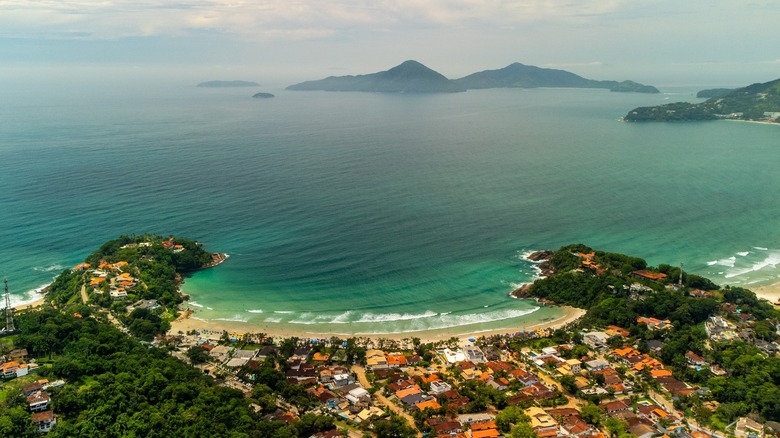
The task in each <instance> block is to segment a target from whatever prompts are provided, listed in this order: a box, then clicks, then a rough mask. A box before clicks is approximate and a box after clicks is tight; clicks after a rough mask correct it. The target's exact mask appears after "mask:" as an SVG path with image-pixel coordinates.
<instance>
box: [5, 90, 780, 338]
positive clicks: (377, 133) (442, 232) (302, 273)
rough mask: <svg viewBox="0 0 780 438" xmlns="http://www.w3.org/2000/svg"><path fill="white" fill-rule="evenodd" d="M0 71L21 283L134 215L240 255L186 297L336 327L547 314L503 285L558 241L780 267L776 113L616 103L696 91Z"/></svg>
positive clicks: (16, 272)
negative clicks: (763, 118) (226, 81)
mask: <svg viewBox="0 0 780 438" xmlns="http://www.w3.org/2000/svg"><path fill="white" fill-rule="evenodd" d="M3 85H4V86H3V87H0V120H2V121H3V122H2V123H0V159H2V163H3V167H2V171H0V183H1V184H2V185H1V187H2V188H3V190H2V191H1V192H0V209H1V210H0V242H2V245H0V274H2V275H4V276H6V277H8V279H9V285H10V287H11V289H12V292H13V293H14V300H16V301H22V300H28V299H30V298H31V297H32V296H33V295H34V294H33V293H31V292H30V291H31V290H32V289H34V288H36V287H39V286H42V285H44V284H46V283H48V282H50V281H51V279H52V278H53V276H55V275H56V274H57V273H58V272H60V271H61V270H62V269H64V268H66V267H70V266H72V265H74V264H76V263H78V262H80V261H81V260H83V258H84V257H85V256H86V255H88V254H89V253H90V252H91V251H93V250H94V249H95V248H97V247H98V246H99V245H100V244H101V243H102V242H103V241H105V240H108V239H111V238H114V237H116V236H117V235H119V234H130V233H144V232H154V233H161V234H165V235H167V234H177V235H184V236H188V237H191V238H193V239H197V240H199V241H201V242H203V243H204V244H205V245H206V247H207V249H209V250H212V251H220V252H226V253H229V254H230V255H231V257H230V259H228V261H227V262H225V263H224V264H223V265H221V266H219V267H218V268H216V269H211V270H207V271H202V272H200V273H198V274H196V275H195V276H194V277H192V278H189V279H187V280H186V282H185V286H184V290H185V292H186V293H189V294H190V295H191V296H192V298H193V302H192V303H191V306H192V308H194V309H197V310H198V313H197V316H198V317H200V318H204V319H225V320H236V321H249V322H252V323H255V324H258V325H262V326H264V327H269V328H274V327H282V326H284V327H292V328H296V329H302V330H311V331H320V332H321V331H328V332H334V333H380V332H381V333H387V332H398V331H416V330H425V329H435V328H451V327H458V328H461V327H462V329H463V332H466V331H479V330H484V329H488V328H496V327H508V328H521V327H522V326H523V325H525V324H530V323H531V322H533V321H539V320H542V319H548V318H551V317H554V316H555V315H556V312H557V310H555V309H541V310H537V309H538V307H537V305H536V304H535V303H533V302H528V301H523V300H513V299H510V298H508V297H507V293H508V292H510V291H511V290H512V289H513V288H514V287H515V286H517V285H518V284H520V283H522V282H526V281H529V280H531V279H532V277H533V275H534V271H533V269H532V265H531V264H529V263H527V262H526V261H524V260H522V257H521V255H522V254H523V253H524V252H526V251H529V250H533V249H542V248H556V247H558V246H560V245H564V244H568V243H572V242H582V243H586V244H588V245H590V246H593V247H596V248H602V249H605V250H609V251H618V252H625V253H629V254H634V255H638V256H642V257H644V258H646V259H648V260H649V261H650V262H651V263H654V264H657V263H673V264H677V263H679V262H684V263H685V268H686V270H689V271H691V272H696V273H700V274H704V275H708V276H711V277H712V278H713V279H714V280H716V281H718V282H721V283H729V284H762V283H771V282H774V281H776V280H777V278H778V276H779V275H780V271H778V270H777V269H776V264H777V263H780V228H779V227H778V226H777V222H778V220H777V219H778V217H780V203H779V202H778V193H780V172H777V171H776V163H777V162H778V155H780V149H778V147H780V127H779V126H766V125H759V124H750V123H736V122H714V123H686V124H627V123H622V122H620V121H619V120H618V119H619V118H620V116H622V115H623V114H625V113H626V112H627V111H628V110H630V109H632V108H634V107H636V106H640V105H653V104H658V103H664V102H668V99H675V100H676V99H691V97H690V92H691V91H694V90H677V91H680V92H681V93H682V94H679V95H671V96H670V95H656V96H652V95H639V94H618V93H609V92H607V91H604V90H556V89H539V90H483V91H469V92H467V93H458V94H452V95H383V94H364V93H338V94H331V93H324V92H322V93H320V92H286V91H283V90H269V91H271V92H274V94H276V95H277V97H276V98H274V99H270V100H262V99H261V100H255V99H251V98H248V95H251V94H252V93H253V91H252V90H249V91H247V90H242V89H202V88H195V87H194V86H191V85H190V84H184V85H182V84H176V85H171V86H166V87H158V86H151V85H149V84H142V83H135V84H133V83H129V84H123V85H122V86H115V84H111V83H110V81H109V82H107V83H105V84H97V85H95V84H91V85H90V87H86V86H83V85H81V86H74V87H67V88H56V87H50V88H46V87H41V86H40V84H36V86H32V85H30V86H28V85H25V84H23V83H21V84H11V85H13V86H9V84H3ZM150 87H151V88H150ZM455 330H456V331H457V329H455Z"/></svg>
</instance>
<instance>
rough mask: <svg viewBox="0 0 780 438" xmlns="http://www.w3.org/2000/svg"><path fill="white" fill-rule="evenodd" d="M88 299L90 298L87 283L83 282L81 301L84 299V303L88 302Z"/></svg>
mask: <svg viewBox="0 0 780 438" xmlns="http://www.w3.org/2000/svg"><path fill="white" fill-rule="evenodd" d="M87 300H88V298H87V285H86V284H82V285H81V301H83V302H84V304H87Z"/></svg>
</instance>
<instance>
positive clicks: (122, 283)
mask: <svg viewBox="0 0 780 438" xmlns="http://www.w3.org/2000/svg"><path fill="white" fill-rule="evenodd" d="M119 284H121V285H122V286H132V285H133V282H132V281H120V282H119Z"/></svg>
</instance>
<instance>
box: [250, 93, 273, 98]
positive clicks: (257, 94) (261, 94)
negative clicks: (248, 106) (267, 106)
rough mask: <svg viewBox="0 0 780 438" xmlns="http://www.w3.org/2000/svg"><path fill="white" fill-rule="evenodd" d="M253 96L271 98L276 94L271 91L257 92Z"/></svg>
mask: <svg viewBox="0 0 780 438" xmlns="http://www.w3.org/2000/svg"><path fill="white" fill-rule="evenodd" d="M252 97H254V98H255V99H270V98H272V97H275V96H274V95H273V94H271V93H255V94H254V95H252Z"/></svg>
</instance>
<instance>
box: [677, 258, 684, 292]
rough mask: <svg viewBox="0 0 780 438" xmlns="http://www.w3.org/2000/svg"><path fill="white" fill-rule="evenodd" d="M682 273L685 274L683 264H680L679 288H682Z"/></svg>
mask: <svg viewBox="0 0 780 438" xmlns="http://www.w3.org/2000/svg"><path fill="white" fill-rule="evenodd" d="M682 273H683V262H680V279H679V280H678V281H677V286H678V287H682Z"/></svg>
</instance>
